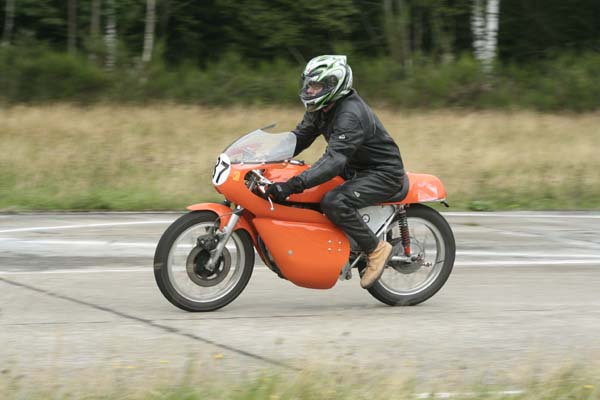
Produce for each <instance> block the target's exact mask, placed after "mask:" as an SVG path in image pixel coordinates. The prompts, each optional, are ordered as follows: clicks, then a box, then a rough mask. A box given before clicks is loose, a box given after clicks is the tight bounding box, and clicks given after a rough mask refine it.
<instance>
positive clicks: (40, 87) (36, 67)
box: [0, 46, 111, 103]
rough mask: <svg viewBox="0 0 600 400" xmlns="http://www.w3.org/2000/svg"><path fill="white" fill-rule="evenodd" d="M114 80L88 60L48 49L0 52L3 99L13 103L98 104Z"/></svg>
mask: <svg viewBox="0 0 600 400" xmlns="http://www.w3.org/2000/svg"><path fill="white" fill-rule="evenodd" d="M110 84H111V82H110V79H109V77H108V76H106V75H105V74H104V73H103V71H102V70H100V69H98V68H97V67H95V66H94V65H92V64H89V63H88V62H87V61H86V60H85V59H83V58H81V57H76V56H70V55H68V54H65V53H58V52H54V51H51V50H49V49H48V48H47V47H45V46H29V47H25V48H7V49H3V50H2V51H0V87H2V92H1V93H0V97H1V98H3V100H5V101H10V102H41V101H54V100H63V101H75V102H80V103H87V102H92V101H96V100H98V99H99V98H100V96H101V95H102V94H103V93H105V92H106V90H107V89H109V88H110Z"/></svg>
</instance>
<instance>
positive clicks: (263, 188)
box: [258, 184, 275, 211]
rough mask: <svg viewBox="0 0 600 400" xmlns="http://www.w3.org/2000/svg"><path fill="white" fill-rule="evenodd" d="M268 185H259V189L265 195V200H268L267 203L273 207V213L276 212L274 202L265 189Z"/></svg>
mask: <svg viewBox="0 0 600 400" xmlns="http://www.w3.org/2000/svg"><path fill="white" fill-rule="evenodd" d="M265 186H266V185H261V184H259V185H258V189H259V190H260V191H261V192H262V193H263V194H264V195H265V198H266V199H267V201H268V202H269V204H270V205H271V211H275V207H274V206H273V200H271V197H270V196H268V195H267V190H266V189H265Z"/></svg>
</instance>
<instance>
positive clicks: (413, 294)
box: [368, 204, 456, 306]
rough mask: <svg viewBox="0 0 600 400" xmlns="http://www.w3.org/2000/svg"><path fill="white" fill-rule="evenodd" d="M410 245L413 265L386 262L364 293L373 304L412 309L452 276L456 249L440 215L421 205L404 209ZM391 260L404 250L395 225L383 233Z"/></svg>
mask: <svg viewBox="0 0 600 400" xmlns="http://www.w3.org/2000/svg"><path fill="white" fill-rule="evenodd" d="M407 219H408V228H409V232H410V245H411V251H412V253H413V255H416V256H417V259H416V260H415V261H414V262H411V263H407V262H402V261H393V260H392V259H391V258H390V261H388V263H387V264H386V268H385V270H384V272H383V275H381V278H380V279H379V280H378V281H377V282H375V284H374V285H373V286H372V287H371V288H370V289H368V290H369V293H371V295H373V297H375V298H376V299H377V300H379V301H381V302H383V303H385V304H389V305H392V306H412V305H415V304H419V303H422V302H423V301H425V300H427V299H429V298H430V297H431V296H433V295H434V294H435V293H437V291H438V290H440V289H441V288H442V286H444V283H446V280H447V279H448V277H449V276H450V272H452V267H453V266H454V257H455V253H456V245H455V242H454V235H453V234H452V230H451V229H450V225H448V222H446V220H445V219H444V217H442V215H441V214H440V213H438V212H437V211H435V210H434V209H432V208H430V207H427V206H424V205H422V204H414V205H411V206H410V207H408V208H407ZM387 240H388V242H390V243H391V244H392V245H393V250H392V256H402V255H403V254H404V249H403V247H402V241H401V239H400V232H399V228H398V224H397V221H394V222H393V223H392V224H391V225H390V228H389V230H388V232H387Z"/></svg>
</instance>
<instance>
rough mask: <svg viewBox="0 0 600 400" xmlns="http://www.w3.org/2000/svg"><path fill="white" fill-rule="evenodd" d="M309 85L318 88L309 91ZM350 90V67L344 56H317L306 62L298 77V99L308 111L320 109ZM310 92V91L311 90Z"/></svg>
mask: <svg viewBox="0 0 600 400" xmlns="http://www.w3.org/2000/svg"><path fill="white" fill-rule="evenodd" d="M309 87H311V88H313V90H314V88H320V89H321V90H320V91H319V92H318V93H309V90H308V89H309ZM350 90H352V69H351V68H350V66H349V65H348V64H347V63H346V56H327V55H326V56H318V57H315V58H313V59H312V60H310V61H309V62H308V64H306V68H304V72H303V73H302V76H301V77H300V93H299V95H300V100H302V103H304V107H306V110H307V111H309V112H312V111H317V110H320V109H321V108H323V107H326V106H327V105H328V104H331V103H333V102H334V101H336V100H338V99H340V98H341V97H343V96H345V95H346V94H348V93H349V92H350ZM311 92H312V91H311Z"/></svg>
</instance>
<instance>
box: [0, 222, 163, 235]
mask: <svg viewBox="0 0 600 400" xmlns="http://www.w3.org/2000/svg"><path fill="white" fill-rule="evenodd" d="M172 222H173V220H168V221H135V222H111V223H102V224H78V225H59V226H36V227H30V228H14V229H3V230H0V233H12V232H34V231H49V230H61V229H79V228H84V229H85V228H102V227H109V226H128V225H152V224H154V225H157V224H170V223H172Z"/></svg>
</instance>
